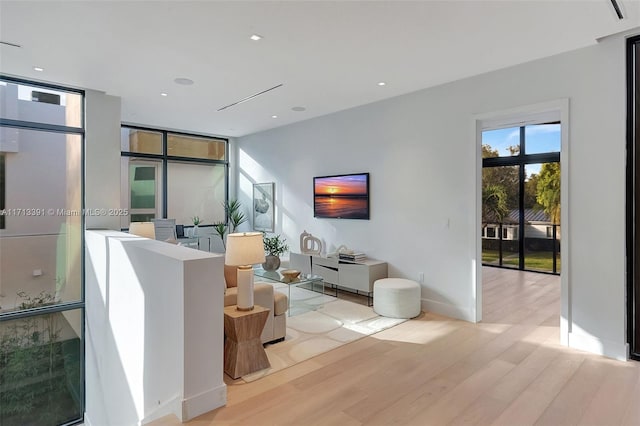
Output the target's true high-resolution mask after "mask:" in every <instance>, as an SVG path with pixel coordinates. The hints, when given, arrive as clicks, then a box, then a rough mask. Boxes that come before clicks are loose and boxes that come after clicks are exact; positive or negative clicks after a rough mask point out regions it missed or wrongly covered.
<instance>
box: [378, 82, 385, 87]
mask: <svg viewBox="0 0 640 426" xmlns="http://www.w3.org/2000/svg"><path fill="white" fill-rule="evenodd" d="M386 85H387V83H385V82H384V81H381V82H379V83H378V86H386Z"/></svg>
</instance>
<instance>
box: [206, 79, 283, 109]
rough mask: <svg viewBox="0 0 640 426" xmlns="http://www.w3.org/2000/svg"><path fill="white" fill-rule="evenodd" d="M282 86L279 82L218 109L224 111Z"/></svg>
mask: <svg viewBox="0 0 640 426" xmlns="http://www.w3.org/2000/svg"><path fill="white" fill-rule="evenodd" d="M282 86H283V83H280V84H278V85H277V86H273V87H270V88H268V89H266V90H263V91H262V92H258V93H254V94H253V95H251V96H247V97H246V98H243V99H240V100H239V101H236V102H233V103H231V104H229V105H225V106H223V107H222V108H219V109H218V111H222V110H224V109H227V108H231V107H232V106H235V105H238V104H241V103H243V102H247V101H250V100H251V99H253V98H257V97H258V96H260V95H264V94H265V93H267V92H270V91H272V90H275V89H277V88H278V87H282Z"/></svg>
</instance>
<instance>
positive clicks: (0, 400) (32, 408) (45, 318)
mask: <svg viewBox="0 0 640 426" xmlns="http://www.w3.org/2000/svg"><path fill="white" fill-rule="evenodd" d="M18 295H19V296H20V297H21V298H22V300H23V301H22V303H21V304H20V306H19V307H18V308H19V309H20V310H24V309H30V308H37V307H40V306H46V305H50V304H53V303H55V302H56V300H55V298H54V297H53V296H52V295H50V294H48V293H45V292H41V293H40V294H39V295H37V296H34V297H31V296H29V295H27V294H26V293H24V292H21V293H18ZM63 321H65V319H64V317H63V315H62V314H61V313H58V312H56V313H50V314H43V315H38V316H33V317H27V318H24V319H18V320H13V321H8V322H6V323H4V324H0V325H1V326H2V328H0V424H2V425H3V426H13V425H16V426H17V425H38V426H48V425H52V426H53V425H58V424H62V423H65V422H67V421H69V420H72V419H74V418H78V417H80V415H81V412H80V411H81V410H80V404H81V402H80V401H81V397H80V361H79V354H80V343H79V342H80V341H79V339H77V338H76V339H72V340H67V341H61V340H60V337H61V336H60V334H61V331H62V326H61V322H63Z"/></svg>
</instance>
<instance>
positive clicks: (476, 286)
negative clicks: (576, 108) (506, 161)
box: [472, 98, 572, 346]
mask: <svg viewBox="0 0 640 426" xmlns="http://www.w3.org/2000/svg"><path fill="white" fill-rule="evenodd" d="M546 115H555V116H556V117H557V116H558V115H559V117H560V137H561V139H560V144H561V145H560V180H561V182H560V192H561V194H560V205H561V206H562V209H561V212H560V221H561V223H562V234H563V235H562V239H563V241H562V244H561V245H560V258H561V259H562V271H561V273H560V343H561V344H563V345H565V346H568V345H569V334H570V333H571V322H572V321H571V286H570V279H569V278H570V274H571V259H570V258H569V247H570V241H571V223H570V222H569V211H570V208H571V206H570V204H569V170H570V162H569V161H570V156H569V98H562V99H556V100H552V101H549V102H542V103H537V104H531V105H525V106H521V107H516V108H511V109H505V110H500V111H493V112H487V113H482V114H477V115H474V116H473V119H472V129H473V130H472V131H473V140H474V141H475V148H476V220H475V226H474V227H472V228H473V233H474V234H473V238H474V239H473V241H475V243H476V249H475V252H476V253H475V258H474V264H475V274H474V276H475V279H474V280H473V281H474V282H473V291H472V294H473V297H474V299H475V309H474V317H475V322H480V321H482V238H481V237H480V234H481V232H482V130H483V129H486V128H490V127H498V126H501V127H507V126H513V127H516V126H518V127H519V126H522V125H525V124H528V123H529V122H534V120H536V121H537V120H539V119H540V118H541V117H545V116H546Z"/></svg>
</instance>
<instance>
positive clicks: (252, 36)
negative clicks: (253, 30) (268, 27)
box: [249, 34, 262, 41]
mask: <svg viewBox="0 0 640 426" xmlns="http://www.w3.org/2000/svg"><path fill="white" fill-rule="evenodd" d="M249 38H250V39H251V40H253V41H258V40H261V39H262V36H261V35H259V34H251V37H249Z"/></svg>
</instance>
